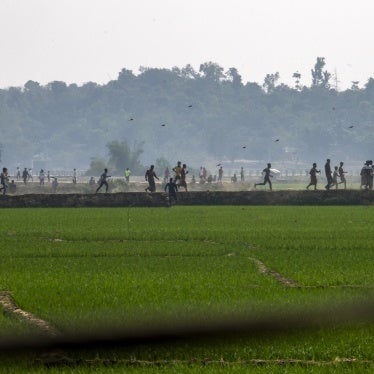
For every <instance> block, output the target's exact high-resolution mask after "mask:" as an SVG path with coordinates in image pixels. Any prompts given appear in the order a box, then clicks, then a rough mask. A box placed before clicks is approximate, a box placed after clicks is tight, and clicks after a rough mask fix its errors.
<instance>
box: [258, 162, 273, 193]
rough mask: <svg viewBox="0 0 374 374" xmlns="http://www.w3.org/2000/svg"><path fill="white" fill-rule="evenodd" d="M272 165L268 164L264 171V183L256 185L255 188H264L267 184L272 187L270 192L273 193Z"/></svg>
mask: <svg viewBox="0 0 374 374" xmlns="http://www.w3.org/2000/svg"><path fill="white" fill-rule="evenodd" d="M270 169H271V164H270V163H268V164H267V167H266V168H265V169H264V170H263V171H262V172H263V173H265V175H264V181H263V182H262V183H255V188H256V186H264V185H265V184H266V183H269V187H270V191H272V189H273V188H272V184H271V180H270V178H272V177H273V176H272V175H270V173H271V170H270Z"/></svg>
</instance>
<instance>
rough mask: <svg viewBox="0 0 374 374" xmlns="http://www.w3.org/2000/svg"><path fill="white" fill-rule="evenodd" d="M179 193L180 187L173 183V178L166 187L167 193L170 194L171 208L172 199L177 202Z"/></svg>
mask: <svg viewBox="0 0 374 374" xmlns="http://www.w3.org/2000/svg"><path fill="white" fill-rule="evenodd" d="M177 191H178V186H177V185H176V184H175V183H174V182H173V178H170V179H169V182H168V183H166V185H165V192H167V193H168V199H169V200H168V204H169V206H171V204H172V199H173V200H174V201H175V202H177Z"/></svg>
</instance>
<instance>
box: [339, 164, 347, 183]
mask: <svg viewBox="0 0 374 374" xmlns="http://www.w3.org/2000/svg"><path fill="white" fill-rule="evenodd" d="M343 165H344V162H343V161H340V165H339V178H340V182H339V183H338V184H342V183H344V189H346V188H347V181H346V179H345V176H344V174H346V173H347V172H346V171H344V170H343Z"/></svg>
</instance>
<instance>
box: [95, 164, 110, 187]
mask: <svg viewBox="0 0 374 374" xmlns="http://www.w3.org/2000/svg"><path fill="white" fill-rule="evenodd" d="M109 177H110V175H108V169H106V168H105V169H104V173H103V174H101V176H100V180H99V183H100V184H99V187H97V189H96V193H98V192H99V190H100V188H101V187H103V186H105V193H107V192H108V188H109V186H108V182H107V181H106V180H107V178H109Z"/></svg>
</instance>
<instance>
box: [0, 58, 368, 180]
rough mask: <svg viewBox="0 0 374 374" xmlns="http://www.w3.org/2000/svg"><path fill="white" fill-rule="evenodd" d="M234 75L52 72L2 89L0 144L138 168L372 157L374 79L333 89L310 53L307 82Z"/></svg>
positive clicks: (58, 164) (73, 161) (48, 156)
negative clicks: (77, 80) (59, 77)
mask: <svg viewBox="0 0 374 374" xmlns="http://www.w3.org/2000/svg"><path fill="white" fill-rule="evenodd" d="M293 78H294V80H295V84H294V86H292V87H291V86H288V85H285V84H278V81H279V73H278V72H275V73H272V74H267V75H266V76H265V78H264V82H263V84H259V83H254V82H247V83H244V82H243V81H242V77H241V76H240V74H239V72H238V70H237V69H236V68H230V69H228V70H227V71H225V70H224V69H223V68H222V67H221V66H220V65H218V64H216V63H213V62H206V63H203V64H201V65H200V68H199V71H196V70H194V68H193V67H192V66H191V65H186V66H185V67H183V68H178V67H174V68H172V69H158V68H144V67H141V68H140V69H139V73H138V74H137V75H136V74H134V73H133V72H132V71H130V70H128V69H122V70H121V71H120V72H119V74H118V77H117V79H115V80H111V81H109V82H108V83H107V84H104V85H99V84H96V83H94V82H88V83H85V84H83V85H82V86H78V85H76V84H70V85H67V84H66V83H65V82H61V81H54V82H50V83H48V84H47V85H44V86H43V85H40V84H39V83H38V82H35V81H28V82H26V83H25V85H24V86H23V87H11V88H8V89H3V90H0V125H1V139H0V143H1V148H0V149H1V151H2V159H3V162H7V163H8V165H9V166H12V165H16V164H23V165H25V166H28V165H26V163H27V162H30V160H31V159H32V158H33V157H34V158H35V157H37V158H38V159H43V160H46V162H47V164H48V167H49V168H54V169H56V168H65V169H69V168H73V167H76V168H81V169H87V168H88V167H90V168H91V169H96V168H97V169H99V168H101V167H102V166H103V165H111V166H112V167H113V170H114V172H116V173H121V172H122V170H123V169H124V168H126V167H130V168H131V169H132V170H134V172H135V173H136V172H143V171H144V166H143V165H149V164H151V163H155V162H156V160H158V162H159V163H167V162H168V161H169V162H171V163H174V162H176V160H184V161H187V162H188V163H189V164H190V165H191V164H193V166H199V165H200V164H201V163H202V160H217V161H222V160H234V159H256V160H267V161H270V160H280V161H281V160H291V161H292V160H296V161H306V162H311V161H314V160H315V159H321V158H326V157H330V158H337V159H341V160H342V161H346V162H347V161H350V160H361V159H362V160H364V159H366V158H370V156H372V155H371V154H370V153H372V149H373V141H374V136H373V127H374V79H373V78H369V79H368V81H367V82H365V83H364V84H363V85H362V88H360V87H359V82H352V87H351V88H350V89H347V90H344V91H338V90H337V89H336V87H335V86H334V80H333V78H334V77H333V74H331V73H329V72H328V71H327V70H325V59H324V58H323V57H318V58H317V60H316V62H315V64H314V66H313V67H312V69H311V78H312V84H311V85H310V86H304V85H302V84H301V81H302V80H303V79H302V77H301V75H300V74H299V73H298V72H295V73H294V75H293Z"/></svg>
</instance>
